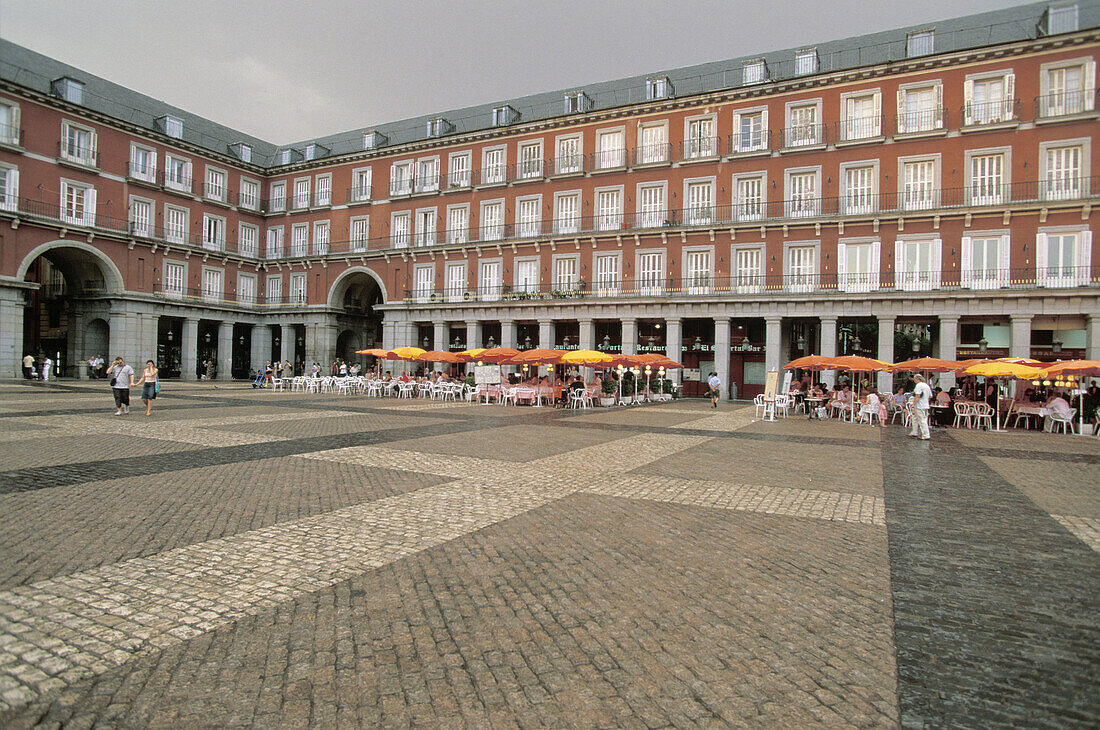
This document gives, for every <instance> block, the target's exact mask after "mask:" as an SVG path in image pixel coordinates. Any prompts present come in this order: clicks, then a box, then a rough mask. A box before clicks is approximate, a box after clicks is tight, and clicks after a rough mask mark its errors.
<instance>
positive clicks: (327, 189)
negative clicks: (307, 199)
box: [313, 174, 332, 207]
mask: <svg viewBox="0 0 1100 730" xmlns="http://www.w3.org/2000/svg"><path fill="white" fill-rule="evenodd" d="M313 204H314V205H315V206H318V207H324V206H326V205H332V175H328V174H326V175H318V176H317V177H316V178H315V179H314V185H313Z"/></svg>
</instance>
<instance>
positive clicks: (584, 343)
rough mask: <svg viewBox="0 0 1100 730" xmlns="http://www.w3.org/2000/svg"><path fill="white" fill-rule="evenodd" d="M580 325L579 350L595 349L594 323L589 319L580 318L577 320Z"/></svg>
mask: <svg viewBox="0 0 1100 730" xmlns="http://www.w3.org/2000/svg"><path fill="white" fill-rule="evenodd" d="M577 323H578V324H579V325H580V343H579V344H578V348H579V349H581V350H595V349H596V325H595V323H594V322H593V321H592V320H590V319H581V320H578V322H577Z"/></svg>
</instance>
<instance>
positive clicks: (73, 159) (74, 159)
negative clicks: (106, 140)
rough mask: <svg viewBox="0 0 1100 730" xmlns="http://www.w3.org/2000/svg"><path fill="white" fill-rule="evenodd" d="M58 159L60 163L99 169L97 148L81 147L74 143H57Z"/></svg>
mask: <svg viewBox="0 0 1100 730" xmlns="http://www.w3.org/2000/svg"><path fill="white" fill-rule="evenodd" d="M57 158H58V160H59V161H60V162H67V163H69V164H71V165H78V166H80V167H92V168H98V167H99V152H98V151H97V150H96V149H95V147H89V146H81V145H79V144H74V143H72V142H65V141H62V142H58V143H57Z"/></svg>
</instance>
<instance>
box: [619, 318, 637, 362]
mask: <svg viewBox="0 0 1100 730" xmlns="http://www.w3.org/2000/svg"><path fill="white" fill-rule="evenodd" d="M623 354H624V355H637V354H638V320H636V319H634V318H633V317H631V318H630V319H624V320H623Z"/></svg>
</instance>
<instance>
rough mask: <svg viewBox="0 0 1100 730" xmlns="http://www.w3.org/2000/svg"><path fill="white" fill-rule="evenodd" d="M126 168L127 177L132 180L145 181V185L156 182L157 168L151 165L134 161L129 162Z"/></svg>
mask: <svg viewBox="0 0 1100 730" xmlns="http://www.w3.org/2000/svg"><path fill="white" fill-rule="evenodd" d="M126 170H127V177H129V178H130V180H132V181H135V182H140V183H146V184H147V185H156V184H157V168H156V167H154V166H153V165H139V164H138V163H136V162H130V163H129V165H128V166H127V168H126Z"/></svg>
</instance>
